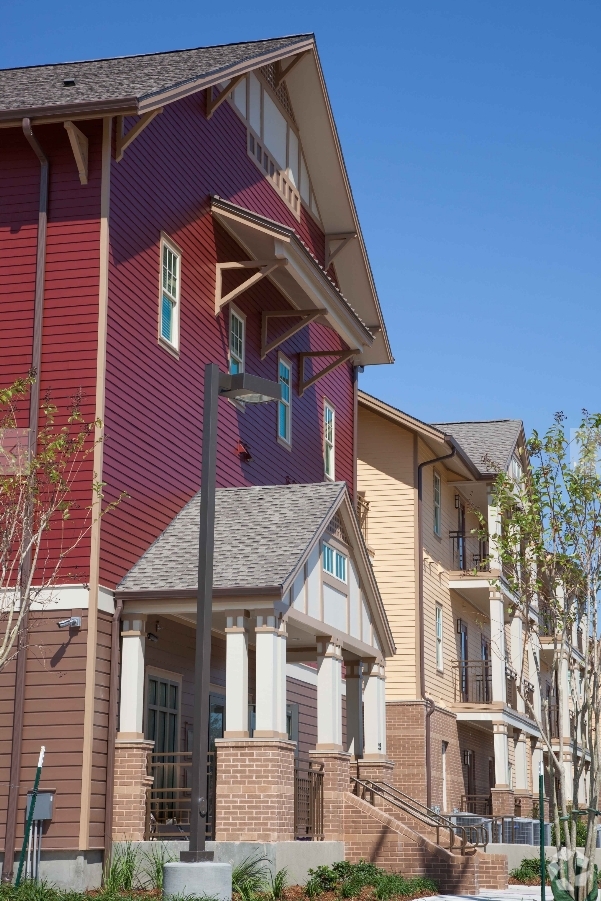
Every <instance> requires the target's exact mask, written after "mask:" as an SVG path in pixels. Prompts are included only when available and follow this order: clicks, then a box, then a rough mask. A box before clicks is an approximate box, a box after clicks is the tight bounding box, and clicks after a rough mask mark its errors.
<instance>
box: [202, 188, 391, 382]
mask: <svg viewBox="0 0 601 901" xmlns="http://www.w3.org/2000/svg"><path fill="white" fill-rule="evenodd" d="M211 212H212V214H213V216H214V217H215V219H216V220H217V221H218V222H219V223H220V224H221V225H222V226H223V227H224V228H225V229H226V231H228V232H229V233H230V234H231V235H232V237H233V238H234V239H235V240H236V241H237V243H238V244H240V246H241V247H243V248H244V250H245V251H246V253H247V254H248V258H249V260H257V261H261V263H262V264H263V265H265V266H270V264H271V263H275V262H276V261H279V265H277V266H275V265H274V266H270V269H269V272H268V277H269V279H270V281H272V282H273V283H274V284H275V285H276V287H277V288H278V290H279V291H281V292H282V294H283V295H284V296H285V297H286V299H287V300H288V301H289V302H290V304H291V306H292V307H293V308H294V309H297V310H304V311H306V310H323V315H322V316H320V320H321V321H323V322H324V324H326V325H328V326H329V327H330V328H332V329H333V330H334V331H335V332H336V333H337V334H338V335H339V336H340V337H341V338H342V340H343V341H344V342H345V344H346V345H347V346H348V347H349V348H350V349H353V350H355V349H356V351H357V354H356V363H357V364H358V365H366V364H368V363H369V362H371V361H370V350H371V348H372V346H373V343H374V334H373V333H372V332H371V331H370V330H369V328H368V327H367V325H365V323H364V322H362V320H361V319H360V318H359V316H358V315H357V313H356V312H355V311H354V310H353V308H352V307H351V305H350V304H349V302H348V301H347V300H346V298H345V297H344V295H343V294H342V293H341V292H340V291H339V290H338V288H337V287H336V285H335V284H334V282H333V281H332V280H331V279H330V278H329V277H328V275H327V274H326V272H325V271H324V269H323V268H322V267H321V266H320V265H319V263H318V262H317V260H316V259H315V257H313V255H312V254H311V253H310V251H309V250H308V248H307V247H306V246H305V245H304V244H303V242H302V241H301V240H300V238H299V237H298V235H296V233H295V232H294V231H293V230H292V229H291V228H288V227H287V226H285V225H281V224H280V223H278V222H274V221H273V220H271V219H267V218H265V217H263V216H259V215H258V214H256V213H251V212H250V211H249V210H246V209H244V208H243V207H240V206H237V205H236V204H234V203H230V202H229V201H226V200H222V199H221V198H219V197H214V198H212V202H211ZM216 308H217V309H218V308H219V297H216Z"/></svg>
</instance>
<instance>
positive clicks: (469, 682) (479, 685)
mask: <svg viewBox="0 0 601 901" xmlns="http://www.w3.org/2000/svg"><path fill="white" fill-rule="evenodd" d="M453 673H454V683H455V702H456V703H457V704H490V703H492V670H491V666H490V662H489V661H488V660H456V661H455V662H454V663H453Z"/></svg>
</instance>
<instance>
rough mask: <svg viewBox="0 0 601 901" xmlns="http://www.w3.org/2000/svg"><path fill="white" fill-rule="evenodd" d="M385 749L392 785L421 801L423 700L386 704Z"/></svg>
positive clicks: (423, 785)
mask: <svg viewBox="0 0 601 901" xmlns="http://www.w3.org/2000/svg"><path fill="white" fill-rule="evenodd" d="M386 751H387V756H388V757H389V759H390V760H392V761H393V762H394V771H393V780H394V784H395V785H396V786H398V788H400V789H401V790H402V791H404V792H405V793H406V794H408V795H410V796H411V797H412V798H415V799H416V801H421V802H423V803H424V804H425V803H426V767H425V764H424V761H425V759H426V705H425V704H424V702H423V701H391V702H388V703H387V704H386Z"/></svg>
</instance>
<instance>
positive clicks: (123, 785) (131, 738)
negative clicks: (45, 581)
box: [113, 614, 154, 841]
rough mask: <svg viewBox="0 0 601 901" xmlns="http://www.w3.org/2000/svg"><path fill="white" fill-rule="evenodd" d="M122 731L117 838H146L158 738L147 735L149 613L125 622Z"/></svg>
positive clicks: (118, 758) (115, 810)
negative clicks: (150, 761) (152, 761)
mask: <svg viewBox="0 0 601 901" xmlns="http://www.w3.org/2000/svg"><path fill="white" fill-rule="evenodd" d="M121 637H122V639H123V643H122V647H121V683H120V698H121V703H120V709H119V732H118V733H117V739H116V742H115V776H114V779H115V785H114V797H113V839H115V840H119V841H142V840H143V839H144V838H145V832H146V792H147V791H148V789H149V787H150V786H151V785H152V776H149V775H148V755H149V754H150V753H151V752H152V749H153V747H154V742H152V741H145V739H144V731H143V730H144V650H145V644H146V617H145V616H141V615H140V614H135V615H132V616H128V617H125V618H124V619H123V620H122V623H121Z"/></svg>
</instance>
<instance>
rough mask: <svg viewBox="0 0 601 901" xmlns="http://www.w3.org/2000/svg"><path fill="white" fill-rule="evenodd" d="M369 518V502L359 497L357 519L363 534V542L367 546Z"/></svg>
mask: <svg viewBox="0 0 601 901" xmlns="http://www.w3.org/2000/svg"><path fill="white" fill-rule="evenodd" d="M368 518H369V501H366V500H365V498H364V497H361V495H359V496H358V497H357V519H358V520H359V527H360V529H361V532H362V534H363V540H364V541H365V543H366V544H367V524H368Z"/></svg>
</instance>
